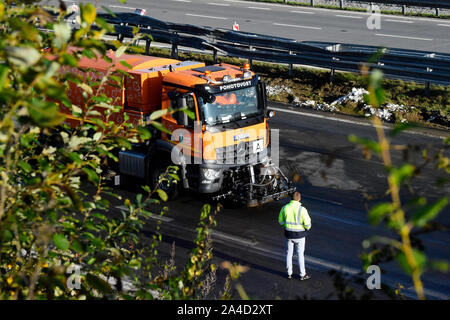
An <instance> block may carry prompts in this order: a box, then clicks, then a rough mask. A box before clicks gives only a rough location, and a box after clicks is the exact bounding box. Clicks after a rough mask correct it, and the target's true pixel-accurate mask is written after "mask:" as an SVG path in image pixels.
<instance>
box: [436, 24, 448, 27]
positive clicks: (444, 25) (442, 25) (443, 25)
mask: <svg viewBox="0 0 450 320" xmlns="http://www.w3.org/2000/svg"><path fill="white" fill-rule="evenodd" d="M438 26H441V27H450V24H444V23H439V24H438Z"/></svg>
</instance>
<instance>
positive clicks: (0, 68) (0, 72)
mask: <svg viewBox="0 0 450 320" xmlns="http://www.w3.org/2000/svg"><path fill="white" fill-rule="evenodd" d="M8 72H9V68H8V67H7V66H5V65H0V92H2V91H3V89H4V88H5V86H6V84H7V79H8Z"/></svg>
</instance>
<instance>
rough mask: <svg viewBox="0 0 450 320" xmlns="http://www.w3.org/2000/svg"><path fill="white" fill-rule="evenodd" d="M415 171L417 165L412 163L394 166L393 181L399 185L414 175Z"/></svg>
mask: <svg viewBox="0 0 450 320" xmlns="http://www.w3.org/2000/svg"><path fill="white" fill-rule="evenodd" d="M415 171H416V167H415V166H413V165H412V164H404V165H403V166H401V167H400V168H392V169H391V170H390V176H391V178H392V182H393V183H395V184H396V185H397V186H399V185H401V183H402V182H403V181H405V180H406V179H408V178H410V177H412V176H413V175H414V172H415Z"/></svg>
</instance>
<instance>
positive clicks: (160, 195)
mask: <svg viewBox="0 0 450 320" xmlns="http://www.w3.org/2000/svg"><path fill="white" fill-rule="evenodd" d="M156 192H158V195H159V197H160V198H161V200H162V201H167V200H168V199H169V197H168V196H167V193H166V192H165V191H164V190H161V189H157V190H156Z"/></svg>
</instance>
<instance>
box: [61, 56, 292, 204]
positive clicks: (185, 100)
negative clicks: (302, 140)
mask: <svg viewBox="0 0 450 320" xmlns="http://www.w3.org/2000/svg"><path fill="white" fill-rule="evenodd" d="M108 55H109V58H111V59H112V62H111V63H110V62H107V61H105V60H103V59H97V58H92V59H90V58H82V59H81V60H80V61H79V66H80V67H82V68H86V70H89V69H90V70H95V72H93V74H96V76H97V77H98V76H101V75H102V74H103V75H104V74H106V72H107V70H108V69H109V68H111V64H112V63H114V65H115V66H116V67H118V68H122V69H124V70H126V71H127V72H128V76H126V77H125V79H124V81H123V86H122V88H113V87H110V88H108V90H106V92H107V94H108V95H109V96H110V97H112V98H115V100H116V103H117V104H119V105H122V106H123V108H122V112H120V113H119V114H118V115H116V118H114V121H118V122H119V121H123V119H124V115H125V114H127V115H128V117H129V120H128V121H130V122H131V123H132V124H136V125H137V124H142V123H145V122H146V120H148V119H149V117H150V115H151V114H152V113H153V112H154V111H157V110H165V109H167V110H170V112H166V113H164V112H162V114H163V115H162V117H161V123H162V125H163V126H164V127H165V128H166V129H168V131H169V132H171V134H168V133H165V132H161V131H159V130H154V128H153V126H151V127H150V126H149V129H151V128H153V130H152V137H151V139H150V141H146V142H145V143H138V144H134V145H133V149H132V150H125V151H124V150H118V151H117V152H118V158H119V162H118V164H117V165H116V166H115V167H111V168H110V169H111V170H112V171H113V172H114V181H115V182H116V184H118V183H120V181H121V180H123V178H124V176H125V177H134V178H138V179H140V180H141V181H142V182H143V183H145V184H148V185H150V186H151V187H154V186H155V185H156V184H157V183H158V181H160V180H161V175H163V174H164V172H165V170H166V168H167V166H169V165H176V166H178V167H179V171H178V172H179V173H180V174H179V175H180V181H181V183H179V184H177V183H171V182H170V181H169V182H167V181H166V182H164V183H161V184H160V185H159V187H160V188H162V189H163V190H164V191H166V193H167V194H168V195H169V197H170V198H174V197H176V195H177V194H178V193H179V191H180V189H181V188H184V189H189V190H193V191H196V192H199V193H203V194H209V195H211V197H212V198H213V199H215V200H220V199H229V200H232V201H235V202H239V203H242V204H245V205H247V206H256V205H260V204H263V203H266V202H269V201H272V200H277V199H280V198H283V197H285V196H288V195H290V194H292V193H293V192H294V191H295V188H294V187H293V185H292V183H291V182H290V181H289V179H288V178H287V177H286V176H285V175H284V174H283V173H282V172H281V171H280V170H279V168H278V167H277V166H276V164H275V163H274V162H273V161H272V159H271V158H270V144H269V138H270V137H269V136H270V134H269V126H268V122H267V120H268V119H269V118H270V117H272V116H273V115H274V114H275V113H274V112H273V111H271V110H268V109H267V99H266V90H265V84H264V82H263V81H262V80H261V79H260V78H259V76H258V75H257V74H255V73H254V72H252V71H251V70H250V67H249V65H248V64H244V65H243V66H242V67H238V66H234V65H229V64H215V65H210V66H206V65H205V64H204V63H201V62H194V61H179V60H174V59H168V58H160V57H151V56H144V55H134V54H123V55H121V56H120V57H119V58H116V57H115V53H114V52H113V51H110V52H109V53H108ZM118 59H120V60H123V61H126V62H127V64H128V65H129V66H131V69H126V68H125V67H124V66H123V64H120V63H117V62H118ZM68 96H69V99H70V100H71V102H72V103H73V104H74V105H78V106H81V105H82V103H83V99H82V91H81V89H80V88H79V87H78V86H76V85H75V84H73V83H71V84H70V89H69V92H68ZM185 110H187V112H185ZM62 111H63V112H65V113H69V112H68V110H66V109H64V107H62ZM192 116H193V118H192ZM66 121H67V123H69V124H70V125H71V126H72V127H74V126H76V125H77V123H78V122H77V121H76V119H73V118H72V117H71V116H69V115H68V117H67V120H66Z"/></svg>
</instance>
